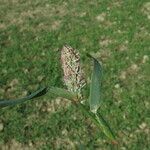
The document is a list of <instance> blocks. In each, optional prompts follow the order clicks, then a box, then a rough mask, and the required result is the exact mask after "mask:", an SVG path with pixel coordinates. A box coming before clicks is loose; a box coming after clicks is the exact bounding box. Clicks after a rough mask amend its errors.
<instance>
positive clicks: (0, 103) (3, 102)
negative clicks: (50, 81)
mask: <svg viewBox="0 0 150 150" xmlns="http://www.w3.org/2000/svg"><path fill="white" fill-rule="evenodd" d="M46 93H47V87H43V88H41V89H39V90H37V91H35V92H34V93H32V94H30V95H28V96H26V97H24V98H20V99H11V100H6V99H0V108H3V107H6V106H11V105H16V104H21V103H23V102H25V101H27V100H32V99H35V98H37V97H40V96H43V95H45V94H46Z"/></svg>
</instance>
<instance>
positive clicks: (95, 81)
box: [88, 54, 102, 113]
mask: <svg viewBox="0 0 150 150" xmlns="http://www.w3.org/2000/svg"><path fill="white" fill-rule="evenodd" d="M88 56H89V57H90V58H92V59H93V61H94V68H93V72H92V76H91V85H90V97H89V104H90V110H91V111H92V112H93V113H96V112H97V110H98V108H99V106H100V86H101V72H102V69H101V65H100V63H99V62H98V60H97V59H95V58H94V57H92V56H91V55H89V54H88Z"/></svg>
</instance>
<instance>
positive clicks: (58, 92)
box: [48, 87, 77, 100]
mask: <svg viewBox="0 0 150 150" xmlns="http://www.w3.org/2000/svg"><path fill="white" fill-rule="evenodd" d="M48 91H49V94H53V95H54V96H57V97H62V98H66V99H68V100H75V99H76V98H77V95H76V94H75V93H73V92H70V91H68V90H65V89H62V88H58V87H49V89H48Z"/></svg>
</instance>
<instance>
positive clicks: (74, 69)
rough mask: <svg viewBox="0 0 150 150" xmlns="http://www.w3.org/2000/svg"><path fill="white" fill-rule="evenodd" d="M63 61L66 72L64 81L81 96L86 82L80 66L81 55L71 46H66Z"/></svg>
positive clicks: (62, 51) (62, 55)
mask: <svg viewBox="0 0 150 150" xmlns="http://www.w3.org/2000/svg"><path fill="white" fill-rule="evenodd" d="M61 63H62V69H63V72H64V82H65V84H66V86H67V88H68V90H69V91H72V92H76V93H77V95H78V96H79V97H80V98H81V97H82V94H81V89H82V88H83V87H84V86H85V84H86V82H85V79H84V77H83V71H82V69H81V66H80V55H79V53H78V52H76V50H75V49H73V48H72V47H70V46H67V45H66V46H64V47H63V48H62V50H61Z"/></svg>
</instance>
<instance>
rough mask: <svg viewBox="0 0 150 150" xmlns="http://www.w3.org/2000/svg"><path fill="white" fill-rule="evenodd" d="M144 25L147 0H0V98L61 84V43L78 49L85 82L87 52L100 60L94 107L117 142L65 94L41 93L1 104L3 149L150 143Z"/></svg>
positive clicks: (149, 66)
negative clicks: (17, 102)
mask: <svg viewBox="0 0 150 150" xmlns="http://www.w3.org/2000/svg"><path fill="white" fill-rule="evenodd" d="M149 27H150V3H149V2H148V1H146V0H143V1H139V0H132V1H130V0H126V1H123V0H114V1H112V0H109V1H108V0H92V1H84V0H79V1H74V0H70V1H65V0H60V1H57V0H56V1H53V0H42V1H40V0H35V1H30V0H13V1H9V0H5V1H3V0H0V98H1V99H4V98H5V99H11V98H18V97H22V96H25V95H27V94H29V93H30V92H33V91H34V90H36V89H37V88H39V87H43V86H45V85H49V86H50V85H51V86H58V87H64V84H63V80H62V77H63V75H62V70H61V64H60V51H59V50H60V48H61V47H62V46H63V45H64V44H65V43H67V44H68V45H70V46H72V47H73V48H76V49H78V50H79V52H80V54H81V59H82V65H83V67H84V69H85V70H86V77H87V80H88V82H89V79H90V76H89V75H90V69H91V65H92V63H91V62H90V60H89V59H88V58H87V57H86V53H91V54H92V55H93V56H95V57H96V58H97V59H98V60H99V61H101V62H102V66H103V87H102V103H101V104H102V105H101V107H100V109H99V111H100V112H101V113H102V115H103V116H104V118H105V119H106V120H107V121H108V123H109V124H110V126H111V127H112V129H113V131H114V132H115V134H116V136H117V141H118V145H113V144H111V143H110V142H109V141H108V140H107V138H106V137H105V136H104V135H103V134H102V132H101V131H99V130H98V129H97V128H96V127H95V126H94V124H93V123H92V122H91V121H90V120H89V119H88V118H86V117H85V116H84V114H82V112H81V111H80V110H78V108H76V107H74V106H73V105H72V104H70V103H69V102H68V101H67V100H63V99H61V98H54V97H53V95H46V96H44V97H43V98H39V99H38V100H35V101H32V102H27V103H24V104H21V105H17V106H15V107H8V108H5V109H1V110H0V126H1V130H0V149H25V148H26V149H40V150H41V149H43V150H46V149H56V150H57V149H68V150H72V149H89V150H92V149H94V150H95V149H97V150H99V149H101V150H103V149H104V150H107V149H108V150H109V149H121V150H126V149H127V150H141V149H142V150H148V149H150V145H149V143H150V136H149V135H150V112H149V108H150V102H149V97H150V76H149V75H150V63H149V56H150V55H149V54H150V36H149V34H150V28H149ZM86 93H88V90H87V91H86Z"/></svg>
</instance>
